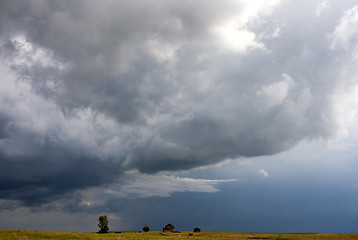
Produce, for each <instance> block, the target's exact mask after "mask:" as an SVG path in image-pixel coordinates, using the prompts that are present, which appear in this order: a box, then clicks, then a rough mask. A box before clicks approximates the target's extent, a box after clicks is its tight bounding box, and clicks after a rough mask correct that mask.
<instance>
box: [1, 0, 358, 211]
mask: <svg viewBox="0 0 358 240" xmlns="http://www.w3.org/2000/svg"><path fill="white" fill-rule="evenodd" d="M4 3H5V4H4ZM2 4H4V5H3V7H2V9H4V10H2V11H1V12H0V14H1V25H0V29H1V37H0V54H1V59H2V60H1V68H0V77H1V83H2V84H1V87H0V92H1V95H0V160H1V161H0V164H1V167H0V176H1V177H0V178H1V181H0V183H1V186H0V192H1V196H2V197H3V198H4V199H15V200H16V199H21V200H23V201H25V203H27V204H29V205H31V204H39V203H41V202H46V201H51V199H53V198H55V197H56V196H58V195H63V194H66V193H69V192H74V191H76V190H78V189H86V188H89V187H94V186H103V185H105V184H111V183H115V182H118V181H119V180H118V179H119V178H120V177H121V176H123V175H124V172H125V171H127V170H132V169H137V170H139V171H140V172H142V173H151V174H153V173H156V172H159V171H176V170H185V169H191V168H194V167H199V166H205V165H210V164H214V163H218V162H220V161H223V160H225V159H234V158H239V157H254V156H262V155H272V154H276V153H279V152H282V151H285V150H288V149H290V148H291V147H292V146H294V145H296V144H297V143H299V142H301V141H311V140H315V139H330V138H332V137H335V136H337V135H339V134H340V133H342V132H344V131H343V130H344V127H345V124H346V122H345V121H344V118H345V116H346V115H345V114H346V112H348V110H346V109H343V110H342V105H341V104H340V103H341V102H340V101H342V103H345V102H346V101H347V99H346V98H345V99H343V100H342V98H341V95H339V92H338V93H337V89H340V90H342V88H343V87H347V86H348V87H349V86H351V85H352V84H353V83H354V81H353V82H352V79H351V77H350V78H346V77H344V76H342V73H345V74H346V75H345V76H353V75H354V73H352V72H351V71H350V70H348V69H347V68H344V66H345V64H346V63H350V64H353V63H355V62H356V54H355V55H354V56H353V57H352V56H351V55H350V54H349V51H348V50H347V49H355V51H354V53H356V47H355V46H356V35H357V32H356V31H355V30H351V29H354V28H352V27H349V26H351V25H352V24H353V25H354V23H356V21H357V17H356V15H357V14H356V13H357V7H354V6H350V8H349V9H348V10H346V9H345V10H346V11H345V12H343V15H339V16H336V15H334V14H333V13H330V14H331V15H333V16H335V17H336V18H330V19H333V20H330V21H327V17H325V16H326V15H327V13H326V12H325V11H329V9H330V8H331V6H332V4H333V5H334V3H330V2H328V1H323V2H319V1H317V2H309V3H306V2H305V3H302V6H305V8H303V7H302V6H297V7H298V8H299V9H300V10H301V11H300V13H299V14H291V12H290V11H289V10H292V7H291V8H290V7H288V5H287V4H288V3H287V2H284V1H282V2H281V1H277V0H276V1H275V0H272V1H265V4H263V3H262V1H229V0H228V1H220V3H219V2H217V1H195V2H193V1H145V2H143V1H130V2H129V1H109V0H108V1H104V2H101V3H99V2H96V1H76V2H74V1H51V2H42V1H28V2H26V3H23V2H18V1H11V2H3V3H2ZM347 4H348V2H347ZM332 7H333V6H332ZM343 7H344V6H343ZM343 7H341V8H343ZM325 13H326V15H325ZM307 16H308V17H307ZM353 80H354V79H353ZM347 84H348V85H347ZM346 97H347V96H346ZM337 113H339V114H340V115H337ZM342 118H343V120H342ZM211 190H212V189H211ZM211 190H210V191H211ZM170 191H171V190H170ZM170 191H169V192H170Z"/></svg>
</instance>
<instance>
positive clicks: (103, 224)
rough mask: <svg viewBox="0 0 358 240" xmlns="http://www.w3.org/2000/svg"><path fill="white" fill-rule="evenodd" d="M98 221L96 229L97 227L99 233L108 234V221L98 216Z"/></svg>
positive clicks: (105, 217)
mask: <svg viewBox="0 0 358 240" xmlns="http://www.w3.org/2000/svg"><path fill="white" fill-rule="evenodd" d="M98 221H99V224H98V227H99V229H100V230H99V231H98V232H99V233H108V230H109V228H108V219H107V216H100V217H99V218H98Z"/></svg>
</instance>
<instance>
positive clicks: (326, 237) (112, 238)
mask: <svg viewBox="0 0 358 240" xmlns="http://www.w3.org/2000/svg"><path fill="white" fill-rule="evenodd" d="M0 239H1V240H10V239H11V240H12V239H21V240H41V239H46V240H52V239H54V240H57V239H62V240H63V239H84V240H86V239H87V240H102V239H103V240H118V239H122V240H145V239H150V240H157V239H158V240H162V239H163V240H166V239H167V240H171V239H195V240H209V239H221V240H226V239H227V240H234V239H238V240H240V239H257V240H260V239H271V240H291V239H292V240H295V239H297V240H319V239H320V240H330V239H358V234H335V233H231V232H202V233H192V232H178V233H163V232H148V233H144V232H117V233H108V234H98V233H71V232H46V231H25V230H0Z"/></svg>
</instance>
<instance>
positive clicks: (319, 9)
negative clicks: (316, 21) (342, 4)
mask: <svg viewBox="0 0 358 240" xmlns="http://www.w3.org/2000/svg"><path fill="white" fill-rule="evenodd" d="M328 6H329V5H328V1H327V0H325V1H323V2H321V3H320V4H318V6H317V7H316V16H317V17H319V16H321V13H322V11H323V10H324V9H325V8H327V7H328Z"/></svg>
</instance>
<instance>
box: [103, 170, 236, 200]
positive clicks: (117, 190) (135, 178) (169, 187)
mask: <svg viewBox="0 0 358 240" xmlns="http://www.w3.org/2000/svg"><path fill="white" fill-rule="evenodd" d="M232 181H236V180H235V179H226V180H209V179H194V178H181V177H176V176H172V175H167V174H160V173H159V174H155V175H147V174H140V173H139V172H138V171H129V172H127V173H126V176H125V177H124V178H123V181H121V184H120V185H118V186H116V185H114V186H113V187H112V188H110V189H107V190H105V193H109V194H111V195H114V196H118V197H131V196H136V197H158V196H159V197H167V196H170V195H171V194H172V193H174V192H218V191H219V189H218V188H217V185H219V184H220V183H226V182H232Z"/></svg>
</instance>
